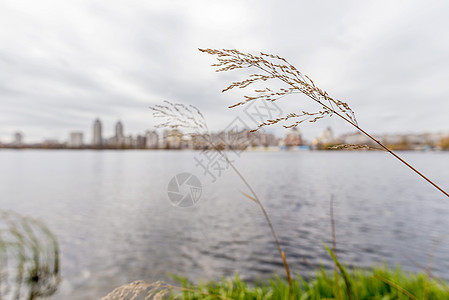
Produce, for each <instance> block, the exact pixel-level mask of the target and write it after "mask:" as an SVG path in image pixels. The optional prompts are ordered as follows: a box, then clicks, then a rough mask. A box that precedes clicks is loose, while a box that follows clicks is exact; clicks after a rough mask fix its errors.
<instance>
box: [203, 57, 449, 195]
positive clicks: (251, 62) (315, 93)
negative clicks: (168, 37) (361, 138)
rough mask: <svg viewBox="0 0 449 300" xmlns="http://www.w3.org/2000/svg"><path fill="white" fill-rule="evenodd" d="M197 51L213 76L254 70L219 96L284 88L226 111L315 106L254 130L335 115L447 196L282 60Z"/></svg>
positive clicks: (249, 98) (260, 94)
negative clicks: (210, 60) (301, 99)
mask: <svg viewBox="0 0 449 300" xmlns="http://www.w3.org/2000/svg"><path fill="white" fill-rule="evenodd" d="M199 50H200V51H201V52H204V53H207V54H210V55H214V56H216V57H217V61H218V62H217V63H215V64H213V65H212V66H213V67H215V68H216V70H215V71H216V72H226V71H231V70H236V69H254V70H256V71H257V72H256V73H254V74H251V75H249V76H248V77H247V78H246V79H244V80H241V81H235V82H232V83H231V84H230V85H229V86H228V87H226V88H225V89H223V92H226V91H229V90H231V89H234V88H239V89H245V88H247V87H250V86H252V85H254V84H255V83H258V84H262V83H265V82H269V81H273V80H275V81H277V82H280V83H283V85H284V87H280V88H270V87H266V88H263V89H258V88H255V89H254V90H253V94H252V95H246V96H244V99H243V101H240V102H238V103H236V104H234V105H232V106H230V108H233V107H237V106H240V105H244V104H246V103H248V102H251V101H254V100H258V99H262V100H264V101H277V100H279V99H281V98H283V97H285V96H288V95H291V94H304V95H306V96H307V97H309V98H310V99H311V100H313V101H314V102H315V103H316V104H317V105H318V109H317V110H316V111H312V112H308V111H304V110H303V111H300V112H293V113H289V114H287V115H286V116H283V117H280V118H277V119H273V120H266V121H265V122H263V123H261V124H260V125H259V126H258V128H261V127H263V126H269V125H274V124H277V123H281V122H282V123H284V122H286V121H288V122H290V123H289V124H286V125H283V126H284V127H285V128H291V127H296V126H298V125H299V124H301V123H303V122H305V121H308V122H316V121H318V120H319V119H322V118H324V117H331V116H333V115H336V116H338V117H339V118H341V119H343V120H344V121H345V122H346V123H348V124H350V125H351V126H352V127H355V128H356V129H357V130H358V131H360V132H361V133H363V134H364V135H366V136H367V137H368V138H370V139H371V140H372V141H373V142H375V143H376V144H377V145H379V146H380V147H381V148H382V149H383V150H385V151H387V152H389V153H390V154H391V155H393V156H394V157H395V158H396V159H398V160H399V161H401V162H402V163H403V164H405V165H406V166H407V167H408V168H410V169H411V170H412V171H413V172H415V173H416V174H418V175H419V176H420V177H422V178H423V179H424V180H426V181H427V182H428V183H429V184H431V185H432V186H433V187H434V188H436V189H437V190H439V191H440V192H441V193H443V194H444V195H445V196H446V197H449V194H448V193H447V192H446V191H445V190H443V189H442V188H441V187H440V186H438V185H437V184H436V183H435V182H433V181H432V180H430V179H429V178H428V177H426V176H424V175H423V174H422V173H421V172H419V171H418V170H417V169H415V168H414V167H413V166H412V165H410V164H409V163H408V162H406V161H405V160H404V159H403V158H401V157H400V156H399V155H397V154H396V153H394V152H393V151H392V150H391V149H389V148H388V147H387V146H385V145H384V144H382V143H381V142H380V141H378V140H377V139H375V138H374V137H373V136H372V135H370V134H369V133H367V132H366V131H365V130H363V129H362V128H361V127H359V125H358V122H357V119H356V117H355V114H354V112H353V110H352V109H351V108H350V107H349V105H348V104H347V103H345V102H343V101H341V100H338V99H334V98H332V97H331V96H330V95H329V94H328V93H327V92H326V91H324V90H322V89H320V88H319V87H318V86H317V85H316V84H315V83H314V81H312V79H310V78H309V77H308V76H307V75H304V74H302V73H301V72H300V71H299V70H298V69H297V68H296V67H294V66H293V65H292V64H290V63H289V62H288V61H287V60H286V59H285V58H283V57H281V56H279V55H273V54H267V53H263V52H260V54H259V55H253V54H251V53H243V52H240V51H238V50H235V49H223V50H217V49H199ZM258 128H256V129H255V130H257V129H258Z"/></svg>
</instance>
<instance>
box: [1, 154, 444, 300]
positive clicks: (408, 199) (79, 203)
mask: <svg viewBox="0 0 449 300" xmlns="http://www.w3.org/2000/svg"><path fill="white" fill-rule="evenodd" d="M197 155H198V153H196V152H188V151H186V152H175V151H172V152H165V151H50V150H48V151H36V150H25V151H12V150H2V151H0V167H1V172H0V207H1V208H2V209H10V210H14V211H16V212H18V213H21V214H26V215H31V216H34V217H38V218H40V219H41V220H43V221H45V223H46V224H47V225H48V226H49V227H50V229H51V230H52V231H53V232H54V233H55V235H56V236H57V238H58V240H59V243H60V248H61V253H62V255H61V264H62V276H63V281H62V283H61V285H60V287H59V291H58V293H57V294H56V295H55V296H54V297H53V298H54V299H95V298H98V297H101V296H104V295H106V294H107V293H108V292H110V291H111V290H112V289H113V288H115V287H117V286H119V285H121V284H124V283H127V282H131V281H134V280H137V279H142V280H146V281H155V280H168V281H170V276H169V274H170V273H171V274H177V275H183V276H186V277H188V278H189V279H191V280H193V281H198V280H201V279H218V278H220V277H221V276H232V275H233V274H234V273H236V272H238V273H240V274H241V276H242V277H243V278H245V279H247V280H256V279H259V278H266V277H270V276H272V275H273V274H274V273H278V274H280V275H283V272H284V271H283V266H282V261H281V260H280V258H279V257H278V255H277V252H276V247H275V245H274V243H273V241H272V239H271V236H270V232H269V228H268V227H267V225H266V224H265V221H264V219H263V217H262V215H261V213H260V211H259V209H258V207H257V205H256V204H255V203H253V202H252V201H251V200H249V199H247V198H245V197H244V196H242V194H241V192H240V191H244V192H247V190H246V188H245V186H244V185H243V183H242V182H241V181H240V180H239V178H238V177H237V176H236V175H235V174H234V173H233V171H232V170H226V171H225V172H224V173H223V174H222V176H221V177H219V178H218V179H217V181H216V182H214V183H213V182H212V181H211V180H210V178H209V177H207V176H204V175H203V171H202V169H200V168H198V167H196V166H195V164H196V163H195V160H194V157H195V156H197ZM402 155H403V156H404V157H405V158H406V159H408V160H409V161H410V162H411V163H412V164H414V165H415V166H416V167H417V168H418V169H420V170H421V171H422V172H423V173H425V174H427V175H429V177H431V178H432V179H434V180H435V181H436V182H437V183H439V184H440V185H441V186H442V187H443V188H444V189H446V190H449V153H413V152H410V153H402ZM235 165H236V166H237V168H238V169H239V170H240V171H241V172H242V173H243V174H244V175H245V177H246V178H247V180H248V181H249V182H250V183H251V185H252V186H253V188H254V189H255V190H256V192H257V193H258V195H259V198H260V199H261V200H262V202H263V203H264V204H265V206H266V209H267V211H268V213H269V214H270V216H271V218H272V221H273V223H274V226H275V228H276V230H277V232H278V235H279V238H280V241H281V243H282V246H283V248H284V249H285V252H286V255H287V259H288V261H289V264H290V268H291V269H292V271H293V272H294V273H297V272H300V273H302V274H305V275H307V274H310V273H311V270H313V269H314V268H315V266H318V265H320V264H322V265H324V266H325V267H329V268H331V267H332V263H331V261H330V259H329V257H328V255H327V254H326V251H325V249H324V247H323V242H325V243H328V244H330V243H331V234H330V232H331V230H330V217H329V202H330V199H331V197H333V199H334V214H335V219H336V235H337V247H338V254H339V255H340V258H341V260H343V261H344V262H345V263H346V264H348V265H355V266H360V267H368V266H371V265H373V264H381V263H383V262H387V263H389V264H391V265H394V264H398V263H399V264H401V265H402V266H403V268H404V269H406V270H410V271H417V270H419V267H418V266H417V264H422V265H425V264H426V263H427V260H428V256H429V252H430V249H431V248H432V245H433V243H434V242H435V241H436V240H438V239H439V238H441V237H443V236H444V235H445V234H447V233H448V232H449V217H448V216H449V199H447V198H445V197H444V196H443V195H442V194H440V193H439V192H438V191H436V190H435V189H433V188H432V187H431V186H430V185H428V184H427V183H426V182H424V181H423V180H422V179H420V178H418V177H417V176H416V175H415V174H412V173H411V172H410V171H409V170H407V169H406V167H404V166H403V165H401V164H400V163H399V162H397V161H396V160H394V159H393V158H392V157H390V156H389V155H388V154H387V153H383V152H269V153H268V152H250V153H244V154H243V156H242V157H240V158H238V159H235ZM181 172H190V173H193V174H195V175H197V176H198V178H199V179H200V180H201V182H202V184H203V191H202V196H201V199H200V201H199V203H198V204H197V205H195V206H194V207H190V208H177V207H174V206H173V205H171V203H170V201H169V199H168V196H167V184H168V182H169V181H170V179H171V178H172V177H173V176H174V175H176V174H178V173H181ZM433 270H434V273H435V274H436V275H439V276H441V277H444V278H446V279H449V241H447V240H444V241H443V243H442V244H441V246H440V247H439V248H437V250H436V253H435V264H434V267H433Z"/></svg>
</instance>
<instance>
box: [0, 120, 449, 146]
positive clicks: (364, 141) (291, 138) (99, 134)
mask: <svg viewBox="0 0 449 300" xmlns="http://www.w3.org/2000/svg"><path fill="white" fill-rule="evenodd" d="M108 125H109V126H112V127H113V128H114V132H113V134H111V135H105V134H104V133H103V128H104V126H103V123H102V121H101V119H100V118H96V119H95V120H93V122H91V132H92V139H91V140H90V141H89V140H86V139H85V136H86V135H85V133H84V132H82V131H70V132H69V133H68V138H67V139H64V140H57V139H43V140H41V141H39V142H37V143H36V142H27V141H26V137H25V134H24V133H23V132H15V133H14V134H13V137H12V141H11V142H6V143H5V142H3V141H0V146H3V147H5V146H6V147H13V148H15V147H27V146H31V147H33V146H37V147H39V148H55V147H56V148H61V147H62V148H75V149H77V148H92V149H197V150H200V149H202V148H204V147H205V148H209V147H210V146H211V144H209V143H212V144H214V145H216V146H217V145H218V146H219V147H225V148H224V149H227V148H229V149H234V148H242V149H246V148H252V147H280V148H282V147H286V148H288V149H290V148H295V147H299V146H308V147H310V148H311V149H327V147H330V146H332V145H338V144H347V145H351V144H354V145H373V146H376V145H375V144H373V141H372V140H370V139H369V138H368V137H367V136H365V135H364V134H362V133H361V132H358V131H352V132H348V133H344V134H340V135H335V134H334V131H333V130H332V128H331V127H327V128H326V129H324V130H323V131H322V132H321V133H320V134H319V135H317V136H316V137H315V138H313V139H311V140H306V139H304V137H303V134H302V132H301V130H300V126H298V127H296V128H289V129H288V130H286V131H285V134H284V135H283V136H279V135H274V134H273V133H269V132H264V131H262V130H261V131H257V132H255V133H251V132H250V131H249V129H248V128H239V129H237V128H235V129H233V130H230V131H217V132H209V133H208V135H206V136H207V137H208V139H210V140H209V142H205V140H204V138H196V137H195V136H191V135H190V134H189V133H188V132H187V134H186V135H184V134H185V132H183V131H182V130H179V129H176V128H171V129H169V128H164V129H159V130H157V129H156V128H148V129H146V130H145V131H144V132H139V133H127V132H126V131H125V123H124V122H122V121H121V120H117V121H116V122H115V123H114V124H108ZM231 128H234V127H231ZM235 130H238V131H235ZM372 135H373V136H374V137H375V138H376V139H378V140H380V141H381V142H382V143H384V144H387V145H390V146H391V147H393V148H394V149H396V150H401V149H402V150H423V149H427V148H428V147H430V148H438V147H439V145H442V144H443V143H444V145H446V143H447V142H446V140H447V139H449V131H440V132H428V133H409V134H375V133H372ZM443 139H444V140H445V141H444V142H443ZM220 145H221V146H220ZM444 147H445V148H446V146H444Z"/></svg>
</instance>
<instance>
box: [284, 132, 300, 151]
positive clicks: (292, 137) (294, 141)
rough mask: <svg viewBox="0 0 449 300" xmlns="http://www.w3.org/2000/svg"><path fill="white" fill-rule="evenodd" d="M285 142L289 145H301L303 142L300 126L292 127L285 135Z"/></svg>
mask: <svg viewBox="0 0 449 300" xmlns="http://www.w3.org/2000/svg"><path fill="white" fill-rule="evenodd" d="M284 142H285V146H287V147H295V146H301V145H302V144H303V140H302V134H301V131H300V130H299V129H298V128H292V129H291V130H289V132H288V133H287V135H286V136H285V139H284Z"/></svg>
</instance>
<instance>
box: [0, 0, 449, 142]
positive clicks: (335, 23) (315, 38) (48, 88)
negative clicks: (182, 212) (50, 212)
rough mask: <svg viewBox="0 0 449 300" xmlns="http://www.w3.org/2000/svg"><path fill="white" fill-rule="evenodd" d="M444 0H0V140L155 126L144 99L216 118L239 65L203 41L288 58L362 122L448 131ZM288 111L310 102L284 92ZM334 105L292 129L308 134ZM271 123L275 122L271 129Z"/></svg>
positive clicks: (227, 115) (233, 96)
mask: <svg viewBox="0 0 449 300" xmlns="http://www.w3.org/2000/svg"><path fill="white" fill-rule="evenodd" d="M448 30H449V2H447V1H265V0H258V1H241V0H240V1H212V0H207V1H185V0H184V1H167V0H164V1H162V0H161V1H152V0H151V1H150V0H149V1H137V0H135V1H131V0H127V1H116V0H108V1H95V0H73V1H60V0H40V1H34V0H29V1H22V0H4V1H1V2H0V140H2V141H8V140H10V139H11V136H12V134H13V132H15V131H18V130H20V131H22V132H23V133H24V134H25V137H26V140H27V141H35V140H40V139H42V138H59V139H61V140H62V139H66V138H67V136H68V133H69V132H70V131H84V132H85V133H86V138H87V140H90V136H91V134H90V132H91V125H92V123H93V120H94V118H96V117H99V118H101V120H102V121H103V124H104V128H105V131H106V132H105V133H106V135H109V134H112V129H113V124H114V123H115V122H116V121H117V120H118V119H120V120H122V121H123V122H124V124H125V131H126V132H127V133H138V132H143V131H144V130H145V129H147V128H152V127H153V125H154V124H155V122H154V120H153V119H152V114H151V112H150V111H149V109H148V106H150V105H154V104H157V103H160V102H161V101H163V100H171V101H174V102H183V103H187V104H193V105H196V106H197V107H198V108H200V109H201V110H202V111H203V113H204V115H205V116H206V118H207V120H208V123H209V124H210V127H212V128H213V129H215V130H218V129H220V128H223V127H225V126H226V125H227V124H228V123H229V122H230V121H231V120H232V119H233V118H234V117H235V116H236V115H239V114H241V110H240V111H239V110H238V109H233V110H230V109H227V108H226V107H227V106H228V105H230V104H233V103H235V102H237V101H238V100H240V96H241V94H239V93H233V92H231V93H225V94H222V93H221V89H222V88H224V87H225V86H226V85H227V84H228V83H229V82H230V81H232V80H235V79H240V78H242V77H241V75H242V74H239V73H238V72H237V73H233V74H232V73H228V74H225V73H214V72H213V69H212V68H211V67H210V66H209V65H210V64H211V63H212V62H213V58H212V57H209V56H207V55H205V54H202V53H200V52H199V51H198V50H197V48H198V47H210V48H237V49H239V50H241V51H245V52H255V53H257V52H258V51H264V52H272V53H275V54H279V55H281V56H284V57H286V58H287V59H288V60H289V61H290V62H291V63H292V64H294V65H295V66H296V67H298V68H299V69H300V70H301V71H302V72H303V73H305V74H307V75H309V77H311V78H312V79H313V80H314V81H315V82H316V83H317V84H318V85H319V86H320V87H321V88H323V89H325V90H326V91H328V93H329V94H330V95H332V96H334V97H335V98H340V99H342V100H344V101H346V102H348V103H349V104H350V106H351V107H352V108H353V110H354V111H355V112H356V115H357V118H358V120H359V123H360V125H361V126H362V127H365V128H366V129H367V130H368V131H371V132H375V133H383V132H411V131H416V132H425V131H442V130H444V131H446V130H449V101H448V98H447V97H448V95H449V84H448V82H449V34H448ZM280 101H281V102H279V103H280V105H281V108H282V109H283V110H284V112H289V111H295V110H301V109H302V108H304V107H305V108H310V105H311V104H310V103H309V102H310V100H307V99H304V98H302V97H297V96H290V97H286V98H284V99H283V100H280ZM329 125H330V126H332V127H333V128H334V130H335V131H336V132H337V133H342V132H346V131H350V130H352V129H351V128H349V127H348V126H347V125H346V124H344V123H343V122H342V121H340V120H338V119H336V118H335V117H333V118H331V119H328V120H323V121H321V122H320V123H317V124H307V125H305V126H303V127H301V129H302V131H303V133H304V134H305V136H306V137H307V138H309V139H311V138H313V137H314V136H315V135H316V134H318V133H319V132H320V131H321V130H323V128H324V127H325V126H329ZM277 132H278V133H279V134H282V133H283V130H282V129H278V130H277Z"/></svg>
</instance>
